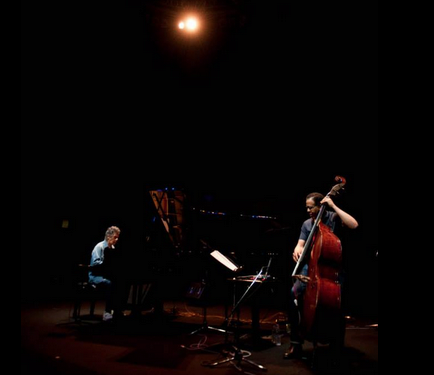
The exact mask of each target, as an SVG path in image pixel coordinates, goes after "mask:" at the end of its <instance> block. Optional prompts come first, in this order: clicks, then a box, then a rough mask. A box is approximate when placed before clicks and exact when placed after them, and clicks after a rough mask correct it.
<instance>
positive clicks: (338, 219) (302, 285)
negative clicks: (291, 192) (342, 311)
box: [284, 193, 358, 359]
mask: <svg viewBox="0 0 434 375" xmlns="http://www.w3.org/2000/svg"><path fill="white" fill-rule="evenodd" d="M323 205H326V206H325V208H328V209H326V210H324V211H323V216H322V218H321V221H322V223H323V224H324V225H325V226H327V227H329V228H330V230H331V232H334V231H335V229H336V228H337V225H342V226H344V227H347V228H350V229H355V228H357V227H358V222H357V220H356V219H354V217H352V216H351V215H349V214H348V213H346V212H345V211H343V210H342V209H340V208H339V207H338V206H337V205H336V204H335V203H334V202H333V200H332V199H331V198H330V196H329V195H327V196H324V195H323V194H321V193H310V194H309V195H307V197H306V210H307V213H308V214H309V216H310V218H309V219H307V220H306V221H304V222H303V225H302V227H301V231H300V236H299V240H298V242H297V245H296V246H295V249H294V252H293V255H292V257H293V259H294V261H295V262H298V261H299V259H300V257H301V256H302V254H303V251H304V247H305V244H306V241H307V239H308V238H309V235H310V232H311V231H312V228H313V226H314V223H315V220H316V218H317V216H318V214H319V213H320V210H321V207H322V206H323ZM308 270H309V263H306V264H304V265H303V267H302V270H301V275H304V276H307V275H308ZM341 282H342V280H341V279H340V281H339V283H341ZM306 286H307V283H306V281H304V280H301V279H297V280H296V281H295V282H294V284H293V286H292V288H291V292H290V302H289V323H290V326H291V333H290V346H289V348H288V349H287V350H286V352H285V354H284V358H285V359H293V358H301V357H302V344H303V342H304V337H303V334H302V332H301V328H300V323H301V319H302V318H301V316H302V315H301V314H302V311H303V297H304V295H305V292H306ZM341 322H342V323H341V327H339V329H338V330H337V331H339V332H336V338H335V340H332V341H331V342H330V344H337V349H338V350H339V349H340V348H341V347H342V345H343V337H344V334H345V333H344V332H345V321H344V318H343V316H342V318H341Z"/></svg>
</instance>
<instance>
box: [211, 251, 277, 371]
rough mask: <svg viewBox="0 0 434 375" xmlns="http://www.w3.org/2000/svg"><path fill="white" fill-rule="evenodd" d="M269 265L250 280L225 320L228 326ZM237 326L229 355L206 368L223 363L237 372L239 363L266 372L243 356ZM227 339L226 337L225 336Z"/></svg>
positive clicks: (239, 366)
mask: <svg viewBox="0 0 434 375" xmlns="http://www.w3.org/2000/svg"><path fill="white" fill-rule="evenodd" d="M270 265H271V259H270V261H269V263H268V266H266V267H262V268H261V270H260V271H259V273H258V274H257V275H256V276H255V278H254V279H253V280H252V282H251V283H250V285H249V287H248V288H247V290H246V291H245V292H244V294H243V295H242V296H241V298H240V299H239V300H238V302H237V303H236V304H235V305H234V308H233V309H232V312H231V314H230V315H229V316H228V317H227V318H226V320H225V323H226V325H227V326H228V325H229V322H230V321H232V320H233V318H234V315H235V313H236V312H237V311H238V309H239V307H240V306H241V304H242V302H243V301H244V300H245V298H246V296H247V295H248V294H249V292H250V290H251V289H252V288H253V285H255V284H256V282H257V281H258V279H259V278H260V277H261V276H262V274H263V272H264V269H267V271H266V274H265V275H264V277H265V278H267V277H268V273H269V272H268V271H269V268H270ZM238 326H239V324H238V323H237V324H235V327H236V328H235V332H236V333H235V344H232V345H231V349H232V351H229V352H228V354H229V355H230V356H229V357H228V358H226V359H223V360H220V361H216V362H212V363H209V364H207V366H209V367H216V366H219V365H222V364H225V363H232V365H234V366H235V368H236V369H237V370H239V371H243V370H242V368H241V362H243V361H244V362H247V363H249V364H250V365H252V366H254V367H257V368H258V369H260V370H262V371H267V368H266V367H264V366H262V365H260V364H258V363H256V362H253V361H251V360H249V359H247V358H246V357H245V356H244V353H243V351H242V350H241V349H240V343H239V341H240V337H239V336H240V335H239V332H238ZM226 337H227V336H226Z"/></svg>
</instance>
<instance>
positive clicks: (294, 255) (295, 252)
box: [292, 247, 303, 262]
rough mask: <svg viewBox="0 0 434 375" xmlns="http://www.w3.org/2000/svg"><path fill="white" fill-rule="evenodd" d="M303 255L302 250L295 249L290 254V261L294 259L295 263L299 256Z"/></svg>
mask: <svg viewBox="0 0 434 375" xmlns="http://www.w3.org/2000/svg"><path fill="white" fill-rule="evenodd" d="M302 253H303V248H299V247H297V248H296V249H295V250H294V252H293V253H292V259H294V261H295V262H298V260H299V259H300V257H301V254H302Z"/></svg>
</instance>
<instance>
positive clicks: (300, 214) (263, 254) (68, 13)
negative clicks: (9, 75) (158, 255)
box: [20, 0, 379, 316]
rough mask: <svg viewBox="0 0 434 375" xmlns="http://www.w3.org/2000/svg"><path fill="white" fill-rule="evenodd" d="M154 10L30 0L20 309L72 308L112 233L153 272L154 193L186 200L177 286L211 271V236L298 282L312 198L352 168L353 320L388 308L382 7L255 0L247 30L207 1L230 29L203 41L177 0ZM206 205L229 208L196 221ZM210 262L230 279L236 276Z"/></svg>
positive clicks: (245, 15)
mask: <svg viewBox="0 0 434 375" xmlns="http://www.w3.org/2000/svg"><path fill="white" fill-rule="evenodd" d="M150 3H151V2H149V1H148V2H146V1H138V0H136V1H92V2H89V1H62V2H60V3H59V2H57V1H44V2H37V3H35V2H30V1H21V128H20V145H21V298H22V300H39V299H46V298H62V296H64V295H65V293H66V292H67V289H68V285H69V283H70V279H71V272H72V271H71V270H72V269H73V267H74V266H75V265H76V264H77V263H79V262H80V263H81V262H84V263H86V262H88V260H89V257H90V252H91V250H92V248H93V246H94V245H95V243H96V242H98V241H100V240H101V239H102V237H103V233H104V230H105V229H106V227H107V226H109V225H118V226H120V227H121V229H122V235H121V241H120V242H119V247H120V248H121V249H122V251H123V253H124V254H126V255H125V258H126V263H127V264H128V263H130V264H133V263H134V265H135V267H136V268H137V267H138V268H140V265H141V262H142V261H143V260H142V258H141V254H142V253H143V252H146V251H147V250H148V249H147V248H146V247H147V245H146V241H145V238H146V235H147V234H149V233H152V234H153V235H154V233H155V232H154V231H155V230H158V229H155V225H154V224H153V223H152V218H153V217H154V215H155V212H153V211H152V209H153V207H152V204H151V202H150V197H149V193H148V191H149V190H150V189H155V188H160V189H165V188H176V189H179V190H183V191H184V192H185V194H186V196H187V202H186V213H188V215H187V218H188V221H187V224H186V225H187V226H188V230H187V234H188V242H187V244H188V245H187V246H188V247H189V248H188V249H186V253H184V254H183V255H182V256H181V257H179V256H178V257H177V256H175V257H172V255H173V254H171V253H170V252H171V249H170V246H169V245H167V246H166V245H164V246H163V247H164V248H165V250H164V253H165V254H166V255H167V256H168V258H167V259H168V260H167V262H170V269H171V271H173V273H172V278H171V279H170V282H169V281H168V285H169V286H170V285H171V284H172V283H173V279H177V280H182V282H181V283H177V284H176V285H178V286H179V285H181V286H182V285H183V282H184V283H188V282H189V281H190V280H192V279H197V278H200V276H201V275H200V272H199V271H198V269H203V268H204V266H203V265H204V264H207V267H208V262H209V260H208V259H207V257H205V258H204V255H203V253H201V250H200V247H198V245H197V243H198V242H197V240H198V239H200V238H205V239H206V241H207V242H208V243H210V245H211V246H212V247H219V248H220V249H222V250H224V251H226V252H228V253H230V252H233V253H234V254H235V255H236V256H237V257H238V260H239V261H240V262H241V263H242V264H243V265H246V269H249V270H251V271H252V272H254V271H255V268H258V267H259V266H260V265H261V264H263V263H264V262H265V261H266V260H267V259H268V256H269V253H270V252H272V253H273V254H277V257H276V259H277V261H275V263H274V266H275V274H276V275H277V276H278V277H280V278H281V279H282V280H286V282H287V283H288V282H289V280H288V274H290V273H291V271H292V269H291V267H293V264H292V263H291V262H292V261H291V259H290V254H291V253H292V250H293V248H294V246H295V244H296V241H297V238H298V233H299V229H300V226H301V223H302V221H303V220H304V219H305V218H306V212H305V208H304V198H305V196H306V195H307V194H308V193H310V192H311V191H320V192H322V193H327V192H328V191H329V190H330V188H331V187H332V186H333V185H334V183H335V181H334V177H335V176H336V175H341V176H344V177H345V178H346V180H347V185H346V189H345V192H344V193H343V194H342V195H341V196H340V197H338V198H337V199H338V205H339V206H340V207H342V208H343V209H345V210H347V211H348V212H350V213H351V214H353V215H354V216H355V217H356V218H357V220H358V221H359V223H360V227H359V228H358V229H357V230H356V231H353V232H347V233H344V234H343V238H342V239H343V244H344V249H345V264H346V268H347V271H348V285H349V293H348V305H349V306H348V310H349V311H350V312H354V313H357V314H359V315H368V316H373V315H374V316H375V315H376V314H377V312H378V311H377V310H378V301H377V298H378V294H377V293H378V279H377V272H378V252H379V244H378V225H379V224H378V179H379V171H378V83H377V52H378V51H377V47H378V45H377V9H376V4H375V3H369V2H368V3H367V2H362V1H357V2H352V3H351V4H347V2H344V1H337V2H326V3H324V2H318V4H317V3H316V2H313V3H312V2H309V4H299V2H292V1H283V0H263V1H259V0H251V1H240V2H237V5H236V7H235V9H236V12H237V15H238V16H239V20H242V21H240V22H239V23H236V26H234V25H233V24H232V23H231V22H229V21H227V22H222V21H221V18H220V21H217V17H216V16H214V14H215V13H213V12H212V11H211V10H210V9H211V8H206V9H208V10H207V12H208V17H209V20H210V22H209V23H210V24H212V25H222V27H221V28H213V29H210V30H207V33H206V34H204V36H203V38H199V39H191V38H190V39H188V40H187V39H185V38H183V37H181V36H180V35H179V34H177V33H175V32H174V31H172V30H171V29H170V28H167V27H165V26H164V25H165V24H164V21H163V18H164V17H166V18H165V20H166V21H167V20H170V19H171V18H170V16H168V15H167V14H171V13H170V12H169V10H168V9H169V8H168V6H167V5H166V6H162V5H163V3H164V2H160V5H161V6H162V8H163V10H162V11H161V10H157V11H156V10H155V9H154V10H151V11H150V10H149V9H150V8H149V4H150ZM157 3H158V2H157ZM210 3H212V2H210ZM219 4H220V8H219V9H222V11H223V14H225V13H224V11H227V10H228V9H230V10H233V9H234V2H231V1H227V2H224V1H222V2H220V3H219ZM147 5H148V6H147ZM170 9H172V8H170ZM227 14H229V13H227ZM231 14H232V13H231ZM165 15H167V16H165ZM238 16H237V17H238ZM223 19H224V20H228V19H232V18H230V17H229V16H224V17H223ZM237 20H238V18H237ZM213 22H214V23H213ZM216 30H218V31H216ZM202 207H203V208H206V209H210V210H219V211H223V212H227V213H230V214H231V215H228V216H225V217H224V218H221V217H214V216H208V215H197V214H191V209H192V208H202ZM239 214H246V215H253V214H260V215H269V216H272V217H275V218H276V219H275V220H269V219H264V220H259V219H251V218H245V219H241V218H240V217H239ZM63 220H69V227H68V228H67V229H64V228H62V222H63ZM272 228H286V229H285V230H283V231H279V232H273V233H270V232H267V231H268V230H269V229H272ZM166 255H165V256H166ZM204 262H205V263H204ZM186 264H188V265H189V266H190V267H189V268H186V267H185V265H186ZM209 267H211V268H212V269H213V272H212V275H217V276H216V283H217V280H218V278H219V277H222V276H221V275H222V274H224V272H226V271H225V270H221V269H219V268H218V267H220V265H214V264H213V262H211V265H210V266H209ZM144 269H146V265H144ZM219 270H220V271H221V272H219ZM144 272H145V271H144ZM168 280H169V279H168ZM169 289H170V288H169ZM181 289H182V288H181V287H179V288H175V289H174V290H172V293H173V294H176V293H177V292H179V293H181V292H182V290H181ZM285 295H286V291H285V288H283V289H282V290H281V294H279V295H277V296H276V298H274V299H273V300H272V301H270V303H275V304H277V305H280V304H284V302H283V301H284V299H285Z"/></svg>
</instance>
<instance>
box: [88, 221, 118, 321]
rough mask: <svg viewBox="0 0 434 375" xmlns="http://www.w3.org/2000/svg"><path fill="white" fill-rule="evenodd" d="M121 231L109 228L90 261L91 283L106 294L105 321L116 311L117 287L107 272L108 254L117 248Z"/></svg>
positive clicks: (114, 227) (93, 251)
mask: <svg viewBox="0 0 434 375" xmlns="http://www.w3.org/2000/svg"><path fill="white" fill-rule="evenodd" d="M120 233H121V231H120V229H119V228H118V227H116V226H111V227H109V228H108V229H107V230H106V232H105V236H104V240H103V241H101V242H99V243H97V244H96V245H95V247H94V249H93V250H92V255H91V260H90V271H89V282H90V283H93V284H95V285H96V286H97V287H98V288H103V289H104V292H105V299H106V300H105V311H104V314H103V321H105V322H107V321H111V320H112V319H113V314H114V311H115V310H117V309H116V307H117V306H116V305H117V303H116V299H115V296H116V293H115V292H116V285H115V280H113V278H112V277H111V274H110V273H109V272H107V270H105V267H104V266H105V263H104V261H105V259H106V255H107V254H106V252H107V251H111V250H112V249H114V248H115V245H116V243H117V242H118V240H119V235H120Z"/></svg>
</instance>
